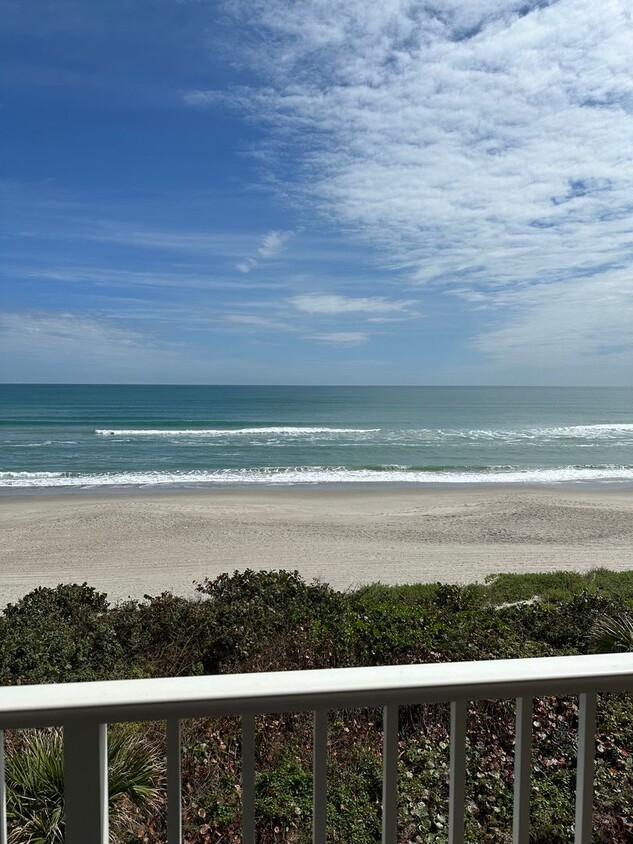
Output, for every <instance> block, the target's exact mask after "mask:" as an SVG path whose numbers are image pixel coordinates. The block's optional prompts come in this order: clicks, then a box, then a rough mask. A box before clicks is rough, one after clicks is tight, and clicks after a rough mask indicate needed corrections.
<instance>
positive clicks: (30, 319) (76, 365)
mask: <svg viewBox="0 0 633 844" xmlns="http://www.w3.org/2000/svg"><path fill="white" fill-rule="evenodd" d="M181 354H182V349H179V348H178V347H177V346H176V345H175V344H174V345H171V346H170V344H168V343H165V342H164V341H163V340H162V339H161V340H160V341H159V340H158V339H156V338H153V337H152V336H150V335H149V334H146V333H144V332H141V331H137V330H133V329H128V328H123V327H121V326H120V325H118V324H116V323H114V322H113V321H111V320H108V319H104V318H101V317H98V316H91V315H84V314H74V313H70V312H62V311H60V312H54V311H42V312H5V313H2V314H0V361H4V362H5V366H6V368H5V367H0V376H1V378H0V380H15V376H16V373H19V375H20V379H18V380H59V381H68V380H80V379H82V378H85V379H87V380H89V381H93V380H105V381H107V380H112V378H115V379H116V378H119V379H121V380H123V381H129V380H132V381H133V380H134V379H135V377H136V378H137V379H138V378H139V377H142V376H143V375H147V373H148V372H153V373H155V371H156V369H160V368H162V372H163V375H165V374H166V373H167V372H168V371H169V369H170V368H172V367H174V366H178V365H179V366H180V367H183V365H184V363H185V362H184V359H183V357H181ZM3 369H4V371H2V370H3Z"/></svg>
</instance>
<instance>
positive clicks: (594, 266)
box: [0, 0, 633, 385]
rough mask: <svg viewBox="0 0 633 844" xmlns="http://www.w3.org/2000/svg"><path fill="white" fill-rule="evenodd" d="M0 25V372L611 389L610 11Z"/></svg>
mask: <svg viewBox="0 0 633 844" xmlns="http://www.w3.org/2000/svg"><path fill="white" fill-rule="evenodd" d="M0 14H1V15H2V19H3V25H2V27H1V34H0V55H1V56H2V60H1V61H2V66H3V73H2V88H1V91H0V120H1V121H2V149H3V155H2V171H1V173H0V195H1V197H2V199H1V202H2V217H1V220H0V238H1V245H2V250H1V257H0V309H1V310H0V380H3V381H53V382H56V381H60V382H61V381H63V382H73V381H80V382H84V381H85V382H132V383H133V382H159V383H160V382H163V383H179V382H184V383H257V384H258V383H305V384H311V383H325V384H329V383H332V384H341V383H342V384H345V383H348V384H366V383H370V384H371V383H379V384H385V383H386V384H388V383H394V384H405V383H408V384H588V385H592V384H615V385H618V384H623V385H630V384H633V274H632V263H633V260H632V259H633V237H632V226H631V213H632V210H633V169H632V158H633V145H632V144H631V138H632V137H633V80H632V78H631V70H630V68H631V47H630V45H631V43H632V41H631V34H632V21H631V7H630V4H629V3H628V2H624V0H622V1H620V0H609V2H605V3H600V4H599V3H595V2H593V0H558V2H546V0H539V2H531V1H530V0H520V2H518V0H480V2H478V3H473V2H472V0H442V2H439V1H438V2H437V3H434V2H414V0H376V2H374V3H366V2H365V0H362V2H361V0H310V2H304V0H292V1H291V0H227V2H222V0H214V2H207V0H109V2H107V3H103V2H95V0H55V2H48V0H29V2H21V0H5V1H4V2H3V3H2V5H1V6H0Z"/></svg>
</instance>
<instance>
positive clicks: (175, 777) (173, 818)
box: [167, 718, 182, 844]
mask: <svg viewBox="0 0 633 844" xmlns="http://www.w3.org/2000/svg"><path fill="white" fill-rule="evenodd" d="M181 842H182V762H181V758H180V719H179V718H170V719H169V720H168V721H167V844H181Z"/></svg>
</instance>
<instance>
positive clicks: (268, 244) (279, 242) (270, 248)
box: [235, 229, 294, 273]
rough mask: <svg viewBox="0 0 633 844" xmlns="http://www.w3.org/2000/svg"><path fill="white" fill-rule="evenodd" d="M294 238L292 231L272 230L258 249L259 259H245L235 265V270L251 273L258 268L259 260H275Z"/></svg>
mask: <svg viewBox="0 0 633 844" xmlns="http://www.w3.org/2000/svg"><path fill="white" fill-rule="evenodd" d="M293 236H294V232H291V231H277V229H271V230H270V231H269V232H267V233H266V234H265V235H264V237H263V238H262V240H261V243H260V245H259V247H258V249H257V255H258V258H257V259H255V258H243V259H242V260H241V261H238V263H237V264H235V269H236V270H239V271H240V272H241V273H250V271H251V270H254V269H255V267H257V265H258V263H259V260H261V259H263V260H270V259H271V258H275V257H276V256H277V255H279V253H280V252H281V251H282V250H283V248H284V246H285V244H286V243H287V242H288V241H289V240H290V238H291V237H293Z"/></svg>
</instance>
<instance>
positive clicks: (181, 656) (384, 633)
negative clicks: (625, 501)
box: [0, 570, 633, 844]
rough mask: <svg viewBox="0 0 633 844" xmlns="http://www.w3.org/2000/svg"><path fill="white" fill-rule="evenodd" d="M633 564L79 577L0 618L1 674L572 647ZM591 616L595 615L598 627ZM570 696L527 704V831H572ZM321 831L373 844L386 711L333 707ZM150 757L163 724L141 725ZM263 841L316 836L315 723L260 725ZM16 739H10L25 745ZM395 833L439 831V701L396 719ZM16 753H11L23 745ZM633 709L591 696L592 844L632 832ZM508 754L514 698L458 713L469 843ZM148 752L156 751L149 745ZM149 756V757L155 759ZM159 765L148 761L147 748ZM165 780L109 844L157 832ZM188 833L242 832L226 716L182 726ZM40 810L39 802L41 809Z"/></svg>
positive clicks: (172, 669) (541, 834) (507, 810)
mask: <svg viewBox="0 0 633 844" xmlns="http://www.w3.org/2000/svg"><path fill="white" fill-rule="evenodd" d="M632 608H633V577H631V573H629V572H623V573H609V572H605V571H602V570H597V571H595V572H591V573H589V574H587V575H577V574H570V573H565V574H551V575H525V576H520V575H503V576H501V577H498V578H495V579H492V580H490V581H489V582H487V583H484V584H475V585H471V586H465V587H458V586H449V585H440V584H421V585H414V586H403V587H385V586H381V585H374V586H369V587H365V588H363V589H359V590H356V591H349V592H337V591H335V590H333V589H332V588H331V587H330V586H328V585H327V584H325V583H319V582H314V583H307V582H305V581H304V580H302V578H301V577H300V576H299V575H298V573H297V572H287V571H282V572H255V571H250V570H247V571H244V572H235V573H234V574H232V575H229V574H225V575H221V576H220V577H218V578H216V579H215V580H205V581H203V582H202V583H200V584H199V585H198V596H197V598H195V599H193V600H191V599H185V598H180V597H177V596H174V595H171V594H169V593H164V594H161V595H158V596H149V595H148V596H146V597H145V599H144V600H143V601H127V602H125V603H122V604H119V605H115V606H110V605H109V603H108V601H107V598H106V596H105V595H104V594H102V593H99V592H98V591H96V590H95V589H93V588H92V587H90V586H88V585H87V584H82V585H62V586H59V587H57V588H56V589H37V590H35V591H34V592H31V593H30V594H29V595H27V596H25V597H24V598H23V599H22V600H21V601H18V602H17V603H15V604H12V605H9V606H8V607H7V608H6V610H5V611H4V614H3V615H2V616H0V681H1V682H2V683H4V684H11V683H47V682H65V681H74V680H96V679H116V678H124V677H158V676H184V675H192V674H215V673H227V672H238V671H239V672H244V671H264V670H267V671H270V670H283V669H307V668H324V667H342V666H355V665H382V664H394V663H402V664H405V663H415V662H439V661H455V660H476V659H494V658H503V657H506V658H510V657H521V656H551V655H557V654H569V653H584V652H589V651H590V650H591V649H595V648H596V647H598V646H599V642H600V641H602V640H600V638H599V637H596V636H594V635H593V633H592V631H595V630H598V631H599V630H601V629H604V619H605V618H608V619H611V620H612V621H613V620H614V619H615V620H617V619H619V618H623V619H626V618H629V617H630V616H629V613H630V612H631V609H632ZM601 619H602V621H601ZM577 720H578V708H577V700H576V699H574V698H571V697H567V698H551V697H548V698H544V699H538V700H536V701H535V708H534V719H533V739H534V766H533V790H532V827H533V831H532V838H531V840H532V841H534V842H548V844H557V842H561V843H562V842H567V841H569V840H571V838H572V837H573V795H574V788H575V776H576V769H575V754H576V744H575V742H576V729H577ZM329 728H330V729H329V739H328V742H329V747H328V751H329V768H328V791H329V793H328V799H329V804H328V825H329V833H328V836H329V837H328V840H330V841H332V842H341V844H369V843H370V842H378V841H380V803H381V765H380V753H381V739H382V714H381V712H380V711H378V710H372V709H364V710H349V711H341V712H338V711H337V712H332V713H331V714H330V725H329ZM136 729H137V735H140V736H141V737H143V740H144V741H145V742H146V743H147V747H148V750H149V749H151V752H152V754H155V750H156V748H157V747H158V746H160V744H161V742H164V725H162V724H146V725H141V726H139V727H137V728H136ZM257 736H258V738H257V770H258V774H257V812H258V818H259V825H260V826H259V832H258V840H259V841H261V842H262V844H272V842H287V844H303V842H306V844H307V842H309V841H310V811H311V783H312V779H311V752H312V751H311V721H310V716H309V715H308V714H306V713H293V714H280V715H266V716H262V717H260V718H258V732H257ZM23 740H24V739H23V738H20V736H19V735H18V734H16V736H15V737H14V738H11V736H9V742H11V741H13V742H17V745H19V742H20V741H23ZM399 741H400V745H399V747H400V754H399V797H400V830H399V841H400V842H401V843H402V844H404V842H415V844H418V843H419V844H426V842H442V841H447V840H448V839H447V799H448V760H449V711H448V707H447V706H445V705H433V706H424V707H419V706H417V707H416V706H407V707H402V708H401V711H400V738H399ZM17 745H16V746H17ZM632 753H633V703H632V701H631V697H630V696H627V695H613V694H610V695H602V696H601V697H600V704H599V718H598V736H597V773H596V805H595V841H599V842H626V841H631V840H633V817H632V815H631V811H630V807H631V805H633V756H632V755H631V754H632ZM513 756H514V709H513V703H512V702H511V701H500V702H490V701H480V702H472V703H471V704H470V707H469V716H468V746H467V758H468V770H469V775H468V777H467V782H468V795H467V800H468V802H467V808H468V818H467V840H468V841H472V842H504V841H508V842H509V841H510V829H511V820H512V781H513ZM158 757H160V754H158ZM158 757H157V758H158ZM152 758H154V756H153V757H152ZM163 780H164V772H158V773H157V774H156V789H157V791H156V799H155V800H152V803H151V811H149V810H147V808H145V809H144V808H143V807H142V806H135V805H133V804H130V806H129V811H128V813H127V814H126V816H125V817H126V826H125V828H124V829H121V828H120V829H119V831H118V832H117V836H118V837H117V840H119V841H121V842H123V844H125V842H132V841H143V842H147V844H158V842H161V841H164V837H165V825H164V824H165V818H164V795H163V785H164V782H163ZM183 788H184V822H185V841H186V842H189V843H190V844H193V842H201V843H202V842H213V844H220V842H236V844H237V842H239V841H240V838H241V836H240V823H241V819H240V730H239V722H238V721H237V720H236V719H235V718H214V719H201V720H198V721H192V722H186V723H185V724H184V728H183ZM42 811H47V812H50V811H51V807H50V805H47V806H46V807H43V809H42Z"/></svg>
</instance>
